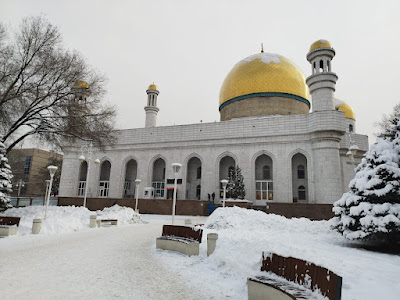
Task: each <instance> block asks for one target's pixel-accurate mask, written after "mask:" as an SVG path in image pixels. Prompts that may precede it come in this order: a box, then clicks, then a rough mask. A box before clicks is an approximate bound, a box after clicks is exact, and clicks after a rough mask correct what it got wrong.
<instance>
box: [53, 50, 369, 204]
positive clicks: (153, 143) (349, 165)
mask: <svg viewBox="0 0 400 300" xmlns="http://www.w3.org/2000/svg"><path fill="white" fill-rule="evenodd" d="M325 52H326V51H324V53H323V54H324V55H325V54H326V53H325ZM328 52H329V51H328ZM325 56H326V55H325ZM325 56H324V57H325ZM326 57H328V58H329V57H330V56H326ZM332 57H333V56H332ZM332 57H330V58H332ZM314 60H315V55H314V56H313V62H314ZM326 61H327V60H325V64H326V65H327V66H326V72H329V74H328V77H329V78H331V79H332V78H336V79H337V76H336V74H334V73H332V72H331V69H330V63H327V62H326ZM328 65H329V69H328ZM321 76H322V77H321ZM335 76H336V77H335ZM318 77H319V79H318ZM310 78H311V79H310ZM329 78H328V79H329ZM325 79H326V76H325V75H324V74H321V73H315V74H312V75H311V76H310V77H309V78H308V79H307V82H309V81H312V84H313V87H312V88H310V90H311V93H312V96H313V106H314V102H315V103H318V104H317V105H316V106H317V107H318V109H317V110H316V111H314V112H311V113H308V114H300V115H268V116H259V117H244V118H234V119H232V120H229V121H222V122H214V123H199V124H191V125H179V126H165V127H156V119H155V118H156V113H155V114H153V113H152V112H153V111H154V108H156V112H158V108H157V107H156V105H152V103H150V102H147V107H146V108H145V110H146V114H147V117H146V127H145V128H137V129H126V130H117V131H116V132H115V135H116V137H117V142H116V145H115V147H114V148H110V149H107V150H106V151H104V152H98V153H95V156H96V157H98V158H99V159H100V161H101V164H100V165H99V166H95V165H94V164H93V166H92V167H91V168H90V174H89V184H88V188H89V190H88V197H110V198H123V197H133V196H134V194H135V191H134V180H135V179H136V178H139V179H141V185H140V191H141V192H139V197H140V198H142V197H143V188H144V187H152V186H153V187H154V188H155V195H156V197H158V198H166V197H167V190H168V189H170V188H173V186H174V184H173V179H174V174H173V171H172V167H171V164H172V163H181V164H182V168H181V170H180V172H179V175H178V179H181V183H179V182H178V193H177V198H178V199H190V200H194V199H201V200H208V194H210V195H212V194H213V193H215V200H216V202H217V203H220V200H221V198H220V180H221V179H227V178H226V177H227V170H228V168H229V167H232V166H233V164H235V165H239V166H240V168H241V170H242V175H243V176H244V183H245V189H246V199H248V200H251V201H253V203H254V204H256V205H265V203H267V202H270V201H272V202H285V203H290V202H306V203H333V202H334V201H336V200H338V199H339V198H340V197H341V195H342V194H343V193H344V192H345V191H347V186H348V183H349V181H350V180H351V179H352V178H353V176H354V171H353V169H354V163H353V162H352V161H351V160H350V159H349V158H347V157H346V153H347V151H348V148H349V143H350V135H349V133H348V131H349V125H350V124H351V125H352V126H353V128H355V123H354V120H352V119H348V118H345V113H344V112H342V111H338V110H335V109H333V107H334V106H333V104H332V101H333V91H334V88H335V87H334V83H333V84H332V81H329V84H324V80H325ZM318 80H320V83H321V84H320V87H316V85H318V82H317V83H316V81H318ZM335 82H336V81H335ZM147 92H148V94H149V90H147ZM151 94H152V93H150V95H151ZM157 95H158V91H157ZM157 95H156V96H157ZM149 99H150V98H148V101H150V100H149ZM326 102H328V104H326ZM154 103H155V104H156V102H154ZM324 103H325V104H324ZM149 106H153V107H152V108H151V110H152V111H151V115H150V116H149ZM351 138H352V139H353V141H354V142H355V144H356V145H357V146H358V147H359V148H360V151H359V152H358V154H357V156H356V162H359V161H360V160H361V158H362V154H363V153H365V151H367V150H368V138H367V136H365V135H359V134H355V133H354V132H353V133H352V135H351ZM79 155H80V145H72V146H69V147H65V148H64V160H63V168H62V175H61V184H60V196H62V197H77V196H78V194H79V186H80V185H81V186H82V184H80V181H81V180H82V178H84V176H82V175H83V174H82V173H81V174H80V168H81V165H80V164H81V163H80V161H79V160H78V157H79ZM226 157H230V158H226ZM193 158H195V159H193ZM132 160H134V161H132ZM106 161H108V162H109V163H110V165H111V169H110V173H109V174H106V173H107V168H106V167H104V162H106ZM91 163H92V162H91ZM106 164H107V165H108V163H106ZM127 165H129V167H128V172H127V170H126V169H127ZM102 168H103V173H102V172H101V170H102ZM83 169H85V168H83ZM83 172H84V171H83ZM107 179H108V180H107ZM105 181H108V190H107V191H106V192H105V191H104V185H105V183H104V182H105ZM100 184H102V186H101V187H100ZM129 186H130V187H129ZM128 187H129V188H128ZM157 189H158V191H157Z"/></svg>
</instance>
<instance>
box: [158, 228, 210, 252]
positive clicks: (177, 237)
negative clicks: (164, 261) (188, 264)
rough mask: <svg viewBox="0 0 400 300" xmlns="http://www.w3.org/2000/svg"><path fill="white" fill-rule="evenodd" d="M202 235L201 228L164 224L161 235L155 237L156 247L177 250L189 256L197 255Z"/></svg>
mask: <svg viewBox="0 0 400 300" xmlns="http://www.w3.org/2000/svg"><path fill="white" fill-rule="evenodd" d="M202 236H203V230H202V229H193V228H192V227H186V226H176V225H164V226H163V231H162V236H160V237H159V238H157V239H156V248H157V249H163V250H171V251H177V252H180V253H183V254H186V255H189V256H192V255H199V247H200V243H201V238H202Z"/></svg>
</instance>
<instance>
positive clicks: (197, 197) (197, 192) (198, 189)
mask: <svg viewBox="0 0 400 300" xmlns="http://www.w3.org/2000/svg"><path fill="white" fill-rule="evenodd" d="M200 193H201V185H200V184H199V185H197V187H196V199H197V200H200Z"/></svg>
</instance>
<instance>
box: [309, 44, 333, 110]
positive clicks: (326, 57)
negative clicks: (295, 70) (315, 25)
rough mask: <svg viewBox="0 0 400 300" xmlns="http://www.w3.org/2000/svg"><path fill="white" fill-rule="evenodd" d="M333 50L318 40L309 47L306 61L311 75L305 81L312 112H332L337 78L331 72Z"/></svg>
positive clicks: (329, 45)
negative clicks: (308, 89) (309, 94)
mask: <svg viewBox="0 0 400 300" xmlns="http://www.w3.org/2000/svg"><path fill="white" fill-rule="evenodd" d="M334 56H335V50H334V49H333V48H332V46H331V44H330V43H329V42H328V41H325V40H319V41H316V42H315V43H313V44H312V45H311V47H310V52H308V54H307V60H308V61H309V62H310V64H311V70H312V75H311V76H309V77H308V78H307V80H306V83H307V85H308V87H309V88H310V93H311V97H312V110H313V112H314V111H323V110H333V109H334V106H333V98H334V92H335V88H336V81H337V80H338V77H337V75H336V74H335V73H333V72H332V71H331V70H332V69H331V61H332V59H333V57H334Z"/></svg>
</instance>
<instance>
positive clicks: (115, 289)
mask: <svg viewBox="0 0 400 300" xmlns="http://www.w3.org/2000/svg"><path fill="white" fill-rule="evenodd" d="M376 209H378V210H379V209H384V207H381V208H376ZM43 210H44V208H43V207H41V206H35V207H26V208H16V209H9V210H7V211H6V212H5V214H7V215H14V216H21V217H22V219H21V225H20V228H19V229H18V231H19V233H18V235H17V236H13V237H7V238H3V239H0V265H1V268H0V290H1V293H2V295H1V297H0V298H4V299H55V298H57V299H72V298H80V299H96V298H97V299H108V298H121V299H247V286H246V279H247V277H250V276H256V275H262V273H263V272H261V271H259V270H260V267H261V255H262V252H263V251H266V252H270V253H277V254H279V255H282V256H292V257H296V258H300V259H304V260H307V261H310V262H313V263H315V264H316V265H320V266H323V267H326V268H328V269H329V270H331V271H333V272H335V273H336V274H338V275H340V276H342V277H343V288H342V299H344V300H346V299H366V300H368V299H385V300H392V299H398V295H399V293H400V284H399V282H398V276H399V274H400V257H399V256H398V255H390V254H384V253H377V252H372V251H367V250H364V249H362V248H360V247H359V244H357V243H354V242H350V241H347V240H346V239H345V238H343V237H342V236H341V235H340V234H339V233H337V232H335V231H333V230H331V229H330V226H331V225H332V221H310V220H308V219H305V218H301V219H286V218H284V217H281V216H277V215H272V214H268V215H267V214H265V213H263V212H260V211H254V210H247V209H242V208H238V207H227V208H218V209H217V210H215V211H214V213H213V214H212V215H211V216H209V217H208V218H206V217H193V216H176V217H175V221H176V223H177V224H178V225H183V224H184V220H186V219H191V221H192V223H193V224H202V223H204V224H205V225H204V232H203V241H202V243H201V244H200V255H199V256H191V257H187V256H185V255H182V254H180V253H174V252H170V251H163V250H158V249H155V239H156V237H158V236H160V235H161V231H162V225H163V224H170V222H171V216H160V215H138V214H136V213H135V212H134V211H133V210H132V209H130V208H125V207H119V206H114V207H111V208H108V209H104V210H103V211H98V212H90V211H88V210H87V209H85V208H82V207H49V210H48V218H47V220H46V221H44V222H43V224H42V232H41V233H40V234H39V235H32V234H30V230H29V227H31V225H32V220H33V219H34V218H36V217H42V216H43ZM92 214H98V218H107V219H108V218H117V219H118V226H110V227H102V228H88V225H89V218H90V215H92ZM207 233H217V234H218V240H217V246H216V250H215V252H214V254H212V255H210V256H209V257H207V253H206V252H207Z"/></svg>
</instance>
